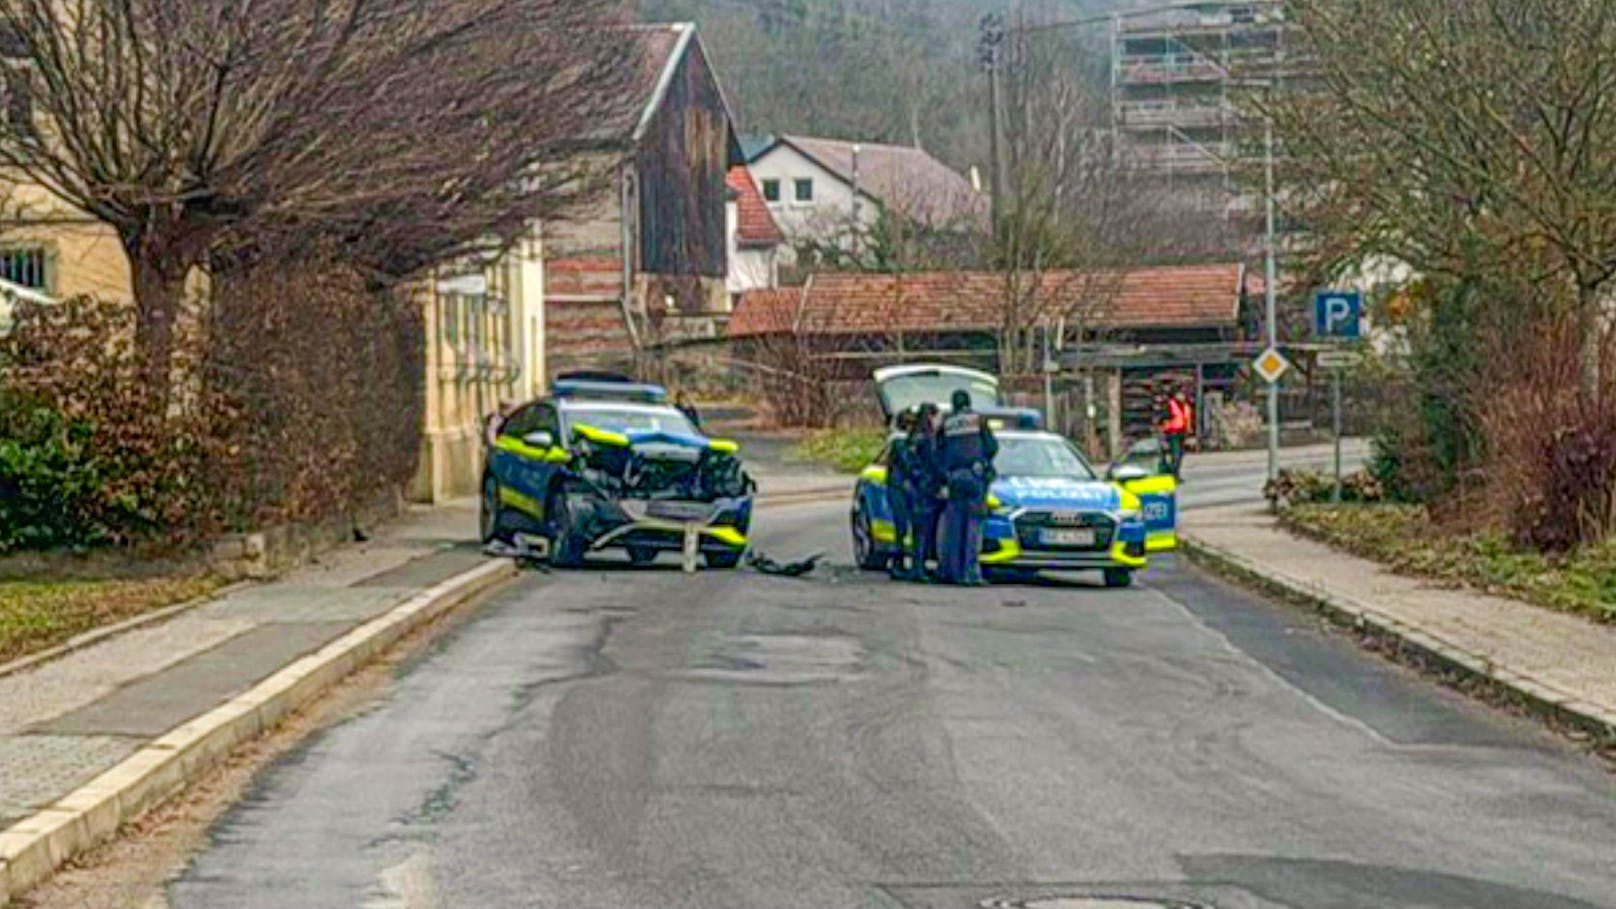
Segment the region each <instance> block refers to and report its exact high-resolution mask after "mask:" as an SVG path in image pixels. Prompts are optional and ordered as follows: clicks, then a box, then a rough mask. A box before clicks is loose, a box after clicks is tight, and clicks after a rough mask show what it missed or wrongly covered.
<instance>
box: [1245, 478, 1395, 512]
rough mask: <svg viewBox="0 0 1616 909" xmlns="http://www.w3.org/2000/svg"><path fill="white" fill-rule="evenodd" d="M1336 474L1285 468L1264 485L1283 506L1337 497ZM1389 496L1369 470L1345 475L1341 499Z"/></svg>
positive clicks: (1269, 496) (1267, 493)
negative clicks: (1335, 495)
mask: <svg viewBox="0 0 1616 909" xmlns="http://www.w3.org/2000/svg"><path fill="white" fill-rule="evenodd" d="M1334 493H1335V477H1334V476H1327V475H1325V474H1322V473H1319V472H1317V471H1312V470H1281V471H1280V472H1279V476H1277V477H1275V478H1274V479H1272V480H1269V481H1268V482H1267V483H1266V484H1265V485H1264V486H1263V496H1264V497H1266V498H1267V499H1268V500H1269V501H1270V502H1273V503H1276V504H1278V505H1279V506H1280V507H1282V508H1284V507H1289V506H1292V505H1298V504H1303V503H1311V502H1329V501H1333V499H1334ZM1385 498H1386V494H1385V490H1384V489H1383V488H1382V486H1381V484H1380V481H1379V480H1378V479H1376V478H1375V476H1374V475H1373V474H1371V473H1370V472H1369V471H1364V470H1359V471H1355V472H1353V473H1349V474H1345V475H1343V476H1342V477H1341V501H1343V502H1379V501H1382V500H1384V499H1385Z"/></svg>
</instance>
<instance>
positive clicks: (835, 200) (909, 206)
mask: <svg viewBox="0 0 1616 909" xmlns="http://www.w3.org/2000/svg"><path fill="white" fill-rule="evenodd" d="M748 151H749V160H748V162H747V167H748V168H749V169H750V170H751V172H752V177H753V179H754V180H755V181H756V183H757V187H758V191H759V192H760V193H761V194H762V196H763V200H764V203H765V204H766V205H767V206H768V208H769V211H770V213H771V214H773V216H774V220H775V222H776V223H777V224H778V225H779V226H780V229H781V231H782V232H783V233H784V234H785V237H786V241H787V243H789V244H790V245H791V246H793V247H798V248H800V247H804V246H809V245H816V244H817V245H828V244H837V245H841V244H845V243H846V242H848V241H849V240H850V239H851V238H853V237H856V236H859V235H861V234H862V233H864V232H867V231H868V230H869V229H870V228H871V227H873V226H874V225H875V223H876V221H877V220H878V219H879V218H880V215H881V212H882V211H887V212H890V213H892V214H893V215H897V216H901V217H903V218H905V219H906V220H908V221H909V222H910V223H912V224H914V225H915V226H918V227H922V228H928V229H933V230H951V229H966V228H971V227H978V226H981V225H982V224H983V223H985V221H986V218H987V212H988V199H987V196H985V195H984V194H982V193H981V192H978V191H977V189H976V188H975V187H973V186H972V184H971V181H969V180H967V179H966V178H965V177H964V176H963V175H962V174H960V173H958V172H956V171H954V170H953V169H952V168H950V167H949V166H948V165H946V164H944V163H943V162H941V161H939V160H937V159H936V158H933V157H932V156H931V155H929V154H927V153H926V152H925V151H924V150H922V149H918V148H911V147H908V146H902V145H885V144H881V143H877V142H850V141H845V140H841V139H820V138H813V137H809V136H770V137H767V138H766V139H764V140H762V141H760V142H757V143H755V144H752V145H751V146H750V147H749V148H748Z"/></svg>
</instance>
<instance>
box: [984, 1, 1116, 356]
mask: <svg viewBox="0 0 1616 909" xmlns="http://www.w3.org/2000/svg"><path fill="white" fill-rule="evenodd" d="M1022 24H1023V25H1025V24H1026V22H1025V20H1023V22H1022ZM1082 50H1083V49H1082V47H1081V46H1074V45H1073V44H1072V43H1071V42H1069V41H1065V40H1058V39H1054V38H1050V37H1048V36H1038V35H1034V34H1032V33H1029V32H1028V31H1027V30H1026V29H1025V28H1023V29H1018V30H1016V33H1015V37H1014V38H1013V39H1012V45H1011V48H1010V52H1009V61H1008V66H1007V70H1008V77H1007V78H1006V79H1005V89H1004V94H1005V102H1004V108H1005V117H1004V137H1003V147H1004V150H1005V152H1004V153H1005V161H1006V168H1005V170H1006V173H1005V174H1004V176H1003V177H1002V183H1003V189H1002V192H1003V194H1004V198H1002V199H1000V200H999V205H998V210H999V212H1000V216H999V220H998V223H996V224H995V225H994V226H993V234H992V237H991V244H990V247H989V254H988V257H987V258H988V259H989V260H990V261H991V263H992V264H993V266H994V267H995V268H996V270H997V271H998V272H999V274H1000V276H1001V279H1002V280H1001V284H1002V288H1001V292H1000V295H999V307H998V310H999V325H998V335H999V368H1000V369H1001V370H1003V371H1005V372H1010V373H1029V372H1033V371H1035V370H1036V368H1038V367H1039V366H1041V364H1042V355H1041V350H1040V348H1041V345H1042V342H1043V338H1044V336H1045V334H1047V333H1048V332H1050V331H1053V330H1055V329H1056V328H1057V326H1059V325H1065V326H1066V329H1067V330H1068V331H1070V332H1071V333H1072V334H1076V335H1079V336H1080V335H1081V334H1082V332H1083V329H1084V327H1085V326H1093V325H1095V324H1098V323H1099V322H1100V321H1102V320H1103V317H1104V315H1105V312H1106V310H1107V309H1109V307H1110V304H1111V302H1112V300H1113V299H1114V298H1115V295H1116V292H1117V290H1118V288H1119V287H1120V285H1121V281H1122V278H1123V276H1124V267H1125V266H1126V265H1127V264H1128V263H1130V262H1131V261H1134V260H1136V258H1137V256H1138V253H1139V251H1140V247H1141V244H1140V239H1141V238H1140V231H1139V229H1138V228H1139V224H1138V222H1139V218H1140V209H1139V206H1138V204H1137V203H1138V199H1137V197H1136V196H1134V195H1133V194H1132V187H1131V186H1130V180H1129V178H1130V173H1129V172H1128V171H1127V170H1126V169H1125V168H1124V167H1123V166H1122V164H1121V163H1120V160H1119V158H1118V156H1117V155H1115V154H1113V150H1112V148H1111V142H1110V133H1109V131H1107V130H1105V129H1103V128H1102V125H1103V124H1104V123H1105V122H1106V119H1107V116H1108V113H1107V108H1106V105H1105V100H1104V98H1103V97H1102V96H1101V93H1100V91H1099V89H1098V87H1097V86H1095V85H1094V84H1093V81H1092V80H1091V79H1089V78H1087V76H1086V75H1085V74H1084V73H1083V72H1082V71H1081V69H1080V68H1079V67H1078V66H1077V65H1075V64H1074V62H1073V61H1074V60H1078V59H1081V54H1082Z"/></svg>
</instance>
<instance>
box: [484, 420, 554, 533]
mask: <svg viewBox="0 0 1616 909" xmlns="http://www.w3.org/2000/svg"><path fill="white" fill-rule="evenodd" d="M554 423H555V409H554V408H553V407H551V406H550V405H548V404H542V403H535V404H529V405H527V406H526V407H523V408H522V409H520V410H518V411H517V412H516V413H514V414H512V415H511V416H510V418H509V419H507V420H506V421H505V422H504V424H503V425H501V426H500V428H499V435H498V437H497V438H496V439H495V440H494V450H493V451H492V452H491V453H490V457H489V463H490V471H491V472H492V473H493V475H494V480H495V482H497V483H498V484H499V496H500V502H501V504H503V505H505V506H506V507H508V508H511V509H514V510H516V511H519V512H522V513H523V514H525V515H527V516H528V517H530V518H533V519H534V520H538V521H542V520H544V499H545V494H546V492H547V491H548V489H549V488H550V477H551V475H552V474H553V473H554V471H555V467H556V465H557V464H558V463H559V462H561V461H565V460H566V453H565V452H564V451H562V450H561V449H560V447H559V446H558V445H557V444H555V440H556V436H557V433H558V428H556V427H554ZM541 431H542V432H549V433H550V438H551V444H550V445H548V446H538V445H534V444H532V441H533V438H532V437H533V434H534V433H536V432H541ZM558 455H559V457H558Z"/></svg>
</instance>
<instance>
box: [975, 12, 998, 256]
mask: <svg viewBox="0 0 1616 909" xmlns="http://www.w3.org/2000/svg"><path fill="white" fill-rule="evenodd" d="M981 28H982V38H981V41H980V42H979V44H978V45H977V53H978V59H979V60H980V62H981V64H982V68H983V69H985V70H987V71H988V129H989V131H990V135H989V139H990V143H991V146H992V152H991V155H992V157H991V160H989V162H988V192H989V193H990V194H991V195H990V202H991V204H992V211H993V215H992V216H993V236H994V238H995V239H997V238H998V235H999V225H1000V224H1001V223H1002V222H1001V220H1000V215H1001V213H1002V208H1001V205H1002V203H1001V201H1000V199H1001V197H1002V196H1003V195H1004V192H1003V190H1004V187H1003V185H1002V184H1001V180H1002V179H1003V175H1004V165H1003V161H1002V160H1001V158H1000V154H1001V151H1000V145H999V111H1000V106H1001V103H1002V102H1001V100H1000V94H999V69H1000V63H1001V62H1002V61H1003V52H1002V48H1003V45H1004V35H1005V31H1004V16H1003V15H1001V14H999V13H988V14H987V15H986V16H983V17H982V23H981Z"/></svg>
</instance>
